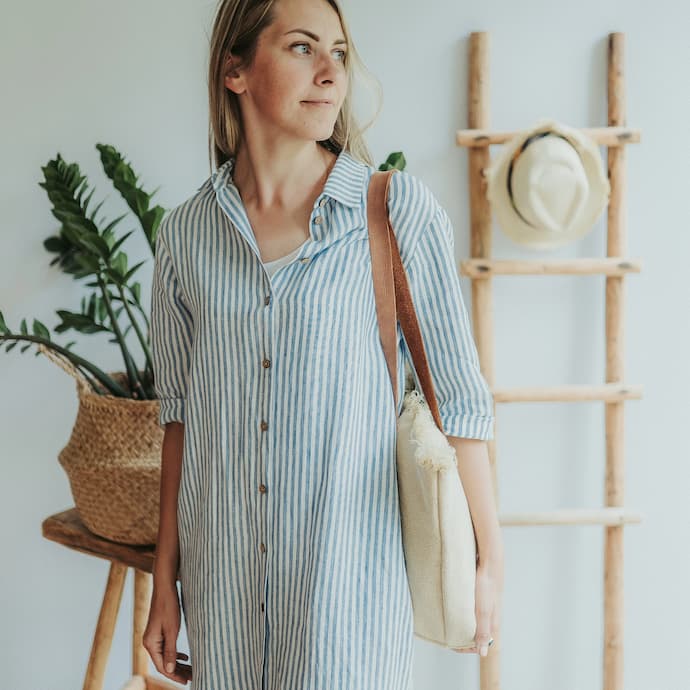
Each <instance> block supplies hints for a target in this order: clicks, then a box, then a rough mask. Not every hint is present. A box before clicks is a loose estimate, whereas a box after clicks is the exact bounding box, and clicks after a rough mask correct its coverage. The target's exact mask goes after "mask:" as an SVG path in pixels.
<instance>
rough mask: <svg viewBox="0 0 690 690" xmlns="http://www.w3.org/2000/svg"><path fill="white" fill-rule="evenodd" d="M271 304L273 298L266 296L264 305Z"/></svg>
mask: <svg viewBox="0 0 690 690" xmlns="http://www.w3.org/2000/svg"><path fill="white" fill-rule="evenodd" d="M270 303H271V296H270V295H266V298H265V299H264V304H266V305H268V304H270Z"/></svg>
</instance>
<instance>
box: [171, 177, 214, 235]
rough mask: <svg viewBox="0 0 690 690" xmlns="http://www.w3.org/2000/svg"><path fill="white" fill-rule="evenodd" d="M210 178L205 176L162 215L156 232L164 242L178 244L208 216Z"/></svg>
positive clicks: (210, 193)
mask: <svg viewBox="0 0 690 690" xmlns="http://www.w3.org/2000/svg"><path fill="white" fill-rule="evenodd" d="M211 183H212V178H211V177H207V178H206V180H204V182H203V183H202V184H201V186H200V187H199V188H198V189H197V190H196V192H194V193H193V194H190V195H189V196H187V198H185V199H183V200H182V201H181V202H179V203H177V204H176V205H175V206H173V207H172V208H170V209H169V210H168V211H167V212H166V213H165V215H164V216H163V218H162V220H161V222H160V225H159V228H158V234H159V235H161V236H162V239H163V240H164V241H165V242H166V244H168V245H171V244H179V242H180V240H182V239H184V238H185V237H186V236H187V235H188V233H190V232H194V231H195V229H196V231H197V232H198V228H199V225H200V222H201V219H204V218H208V217H209V213H208V211H209V204H210V203H212V197H213V187H212V184H211Z"/></svg>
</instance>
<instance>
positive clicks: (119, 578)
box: [84, 561, 127, 690]
mask: <svg viewBox="0 0 690 690" xmlns="http://www.w3.org/2000/svg"><path fill="white" fill-rule="evenodd" d="M126 575H127V566H126V565H122V564H120V563H115V562H114V561H111V563H110V571H109V572H108V582H107V584H106V587H105V594H104V595H103V603H102V604H101V611H100V613H99V614H98V623H97V624H96V632H95V633H94V636H93V644H92V646H91V656H90V657H89V665H88V666H87V668H86V677H85V678H84V690H103V679H104V678H105V667H106V664H107V663H108V655H109V654H110V647H111V645H112V642H113V633H114V632H115V623H116V622H117V614H118V611H119V609H120V602H121V601H122V590H123V588H124V585H125V576H126Z"/></svg>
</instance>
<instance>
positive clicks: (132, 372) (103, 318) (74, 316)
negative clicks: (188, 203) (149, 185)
mask: <svg viewBox="0 0 690 690" xmlns="http://www.w3.org/2000/svg"><path fill="white" fill-rule="evenodd" d="M96 148H97V149H98V151H99V153H100V159H101V164H102V166H103V169H104V171H105V174H106V175H107V176H108V178H109V179H110V180H111V181H112V183H113V186H114V187H115V189H116V190H117V191H118V192H119V193H120V195H121V196H122V198H123V199H124V200H125V202H126V204H127V205H128V206H129V208H130V209H131V210H132V212H133V213H134V215H135V216H136V217H137V219H138V221H139V224H140V226H141V228H142V230H143V232H144V234H145V236H146V239H147V242H148V245H149V248H150V250H151V254H152V255H153V253H154V249H155V243H156V235H157V233H158V226H159V225H160V222H161V220H162V218H163V215H164V214H165V209H164V208H163V207H161V206H158V205H156V206H151V198H152V197H153V195H154V194H155V193H156V192H157V191H158V188H157V189H155V190H154V191H153V192H151V193H150V194H149V193H147V192H146V191H144V189H143V188H142V187H141V186H139V185H138V177H137V176H136V175H135V174H134V171H133V170H132V168H131V166H130V165H129V164H128V163H127V162H126V161H125V160H124V159H123V157H122V156H121V155H120V153H118V151H117V150H116V149H115V148H113V147H112V146H109V145H105V144H97V145H96ZM41 169H42V171H43V175H44V181H43V182H39V185H40V186H41V187H43V188H44V189H45V190H46V193H47V194H48V198H49V200H50V202H51V204H52V214H53V215H54V216H55V218H57V219H58V221H60V223H61V226H60V228H59V230H58V233H57V234H56V235H53V236H51V237H48V239H46V240H45V241H44V243H43V245H44V247H45V248H46V250H47V251H49V252H51V253H53V254H55V255H56V256H55V258H53V260H52V261H51V262H50V265H51V266H53V265H55V264H58V265H59V267H60V268H61V269H62V271H64V272H65V273H67V274H68V275H71V276H72V277H73V278H74V279H75V280H85V281H87V282H85V287H87V288H90V289H91V291H90V293H89V294H88V296H85V297H83V298H82V300H81V305H80V309H79V311H69V310H66V309H60V310H58V311H57V312H56V313H57V315H58V316H59V317H60V322H59V323H58V324H57V325H56V326H55V328H54V331H55V333H65V332H67V331H71V330H74V331H78V332H79V333H85V334H90V333H107V334H109V335H110V336H111V338H110V339H109V342H111V343H115V344H116V345H117V346H118V348H119V349H120V352H121V354H122V359H123V362H124V372H125V374H126V383H127V385H126V386H123V385H122V384H121V382H120V381H118V380H116V379H115V378H113V377H112V376H110V375H109V374H107V373H106V372H104V371H102V370H101V369H100V368H98V367H97V366H96V365H95V364H93V363H92V362H89V361H88V360H86V359H85V358H83V357H81V356H79V355H78V354H77V353H75V352H74V351H73V350H72V347H73V346H74V345H75V341H72V342H69V343H67V344H66V345H64V346H62V345H59V344H58V343H56V342H54V341H53V339H52V337H51V333H50V330H49V329H48V328H47V327H46V326H45V325H44V324H43V323H41V322H40V321H39V320H38V319H33V323H32V328H31V333H30V332H29V328H28V326H27V320H26V319H25V318H24V319H22V321H21V323H20V326H19V332H13V331H12V330H10V329H9V328H8V326H7V324H6V323H5V319H4V317H3V315H2V312H0V346H1V345H2V343H3V341H4V342H7V345H6V347H5V351H6V352H9V351H10V350H12V349H13V348H14V347H16V346H17V345H19V344H20V343H22V342H25V343H26V344H25V345H23V346H22V347H21V351H22V352H25V351H26V350H27V349H28V348H30V347H31V346H32V345H35V346H37V345H42V346H44V347H46V348H51V349H52V350H54V351H56V352H58V353H60V354H61V355H62V356H64V357H65V358H67V359H68V360H69V361H70V362H71V363H72V364H73V365H74V366H75V367H77V368H78V369H79V370H80V371H81V373H83V374H84V376H85V377H86V378H87V379H88V380H89V382H90V383H91V385H92V387H93V389H94V391H96V392H98V393H100V392H102V389H103V388H104V389H105V390H106V392H107V393H110V394H111V395H115V396H118V397H129V398H136V399H139V400H153V399H155V398H156V394H155V391H154V387H153V366H152V361H151V340H150V322H149V319H148V316H147V314H146V310H145V309H144V307H143V305H142V303H141V284H140V283H139V282H137V281H135V280H134V275H135V273H136V272H137V271H138V270H139V268H141V266H142V265H143V264H144V263H145V261H140V262H139V263H136V264H135V265H134V266H130V265H129V259H128V257H127V254H126V253H125V252H124V251H122V249H121V247H122V245H123V244H124V242H125V241H126V240H127V238H128V237H129V236H130V235H131V234H132V233H133V232H134V230H130V231H129V232H127V233H125V234H124V235H122V236H121V237H117V236H116V234H115V227H116V226H117V225H118V224H119V223H120V221H121V220H122V219H123V218H124V217H125V216H126V215H127V214H124V215H122V216H119V217H118V218H115V220H113V221H111V222H109V223H107V224H106V221H102V220H97V219H96V214H97V213H98V211H99V209H100V207H101V206H102V205H103V202H102V201H101V202H100V203H99V204H98V205H97V206H96V207H95V208H94V209H93V211H90V210H89V203H90V201H91V197H92V196H93V193H94V191H95V190H93V189H92V190H91V192H89V193H88V194H87V190H88V183H87V181H86V177H85V176H84V175H82V174H81V171H80V170H79V166H78V165H77V164H76V163H72V164H68V163H67V162H65V160H64V159H63V158H62V157H61V156H60V154H59V153H58V155H57V156H56V158H55V159H54V160H51V161H49V162H48V164H47V165H46V166H44V167H42V168H41ZM85 195H86V196H85ZM130 331H134V333H135V334H136V338H137V340H138V342H139V345H140V346H141V349H142V352H143V358H144V363H143V367H140V366H138V365H137V363H136V361H135V358H134V356H133V355H132V353H131V352H130V350H129V347H128V345H127V341H126V338H127V335H128V333H129V332H130ZM35 354H36V356H38V355H39V354H42V353H41V351H40V349H37V351H36V353H35ZM96 382H97V383H96ZM99 384H100V385H99Z"/></svg>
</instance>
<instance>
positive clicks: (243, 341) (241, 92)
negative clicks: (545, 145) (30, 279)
mask: <svg viewBox="0 0 690 690" xmlns="http://www.w3.org/2000/svg"><path fill="white" fill-rule="evenodd" d="M355 64H359V63H357V58H356V53H355V48H354V43H353V40H352V36H351V35H350V33H349V31H348V28H347V24H346V22H345V19H344V17H343V13H342V10H341V8H340V6H339V3H338V2H336V1H335V0H244V1H238V0H227V1H225V2H221V3H220V5H219V6H218V10H217V15H216V18H215V22H214V25H213V33H212V37H211V49H210V65H209V100H210V117H211V132H210V139H211V141H210V144H211V146H212V154H213V162H214V163H215V169H214V171H213V172H212V174H211V175H210V177H209V178H208V179H207V180H206V181H205V182H204V183H203V184H202V186H201V187H200V188H199V189H198V190H197V192H196V193H195V194H194V195H193V196H191V197H190V198H189V199H187V200H186V201H184V202H183V203H182V204H180V205H179V206H177V207H176V208H174V209H173V210H172V211H171V212H170V213H169V214H168V215H167V216H166V218H165V219H164V220H163V222H162V224H161V226H160V228H159V233H158V236H157V241H156V259H155V269H154V277H153V287H152V302H151V307H152V309H151V312H152V348H153V356H154V364H155V379H156V390H157V393H158V396H159V398H160V410H161V412H160V423H161V425H162V426H164V427H165V436H164V441H163V457H162V477H161V503H160V528H159V540H158V546H157V553H156V561H155V566H154V588H153V597H152V601H151V609H150V614H149V621H148V625H147V628H146V631H145V634H144V645H145V647H146V649H147V650H148V652H149V654H150V655H151V658H152V659H153V662H154V663H155V666H156V668H157V669H158V671H160V672H161V673H162V674H164V675H165V676H166V677H168V678H170V679H172V680H175V681H178V682H182V683H187V682H189V681H190V680H191V687H192V688H193V689H194V690H405V689H407V688H409V687H411V682H412V655H413V642H414V635H413V617H412V606H411V599H410V593H409V588H408V582H407V578H406V569H405V559H404V553H403V547H402V541H401V530H400V513H399V505H398V494H397V482H396V456H395V440H396V439H395V434H396V418H397V415H398V414H400V411H401V408H400V407H399V408H398V409H397V410H396V409H394V407H395V406H394V402H393V396H392V391H391V388H390V379H389V375H388V371H387V368H386V360H385V357H384V354H383V351H382V349H381V343H380V339H379V333H378V324H377V319H376V311H375V302H374V292H373V284H372V278H371V261H370V254H369V244H368V235H367V224H366V199H367V188H368V182H369V179H370V177H371V175H372V173H373V172H374V171H375V169H376V168H375V166H374V165H373V163H372V160H371V156H370V154H369V151H368V149H367V147H366V144H365V142H364V139H363V137H362V130H360V129H359V128H358V127H357V125H356V122H355V118H354V117H353V113H352V86H353V78H352V77H353V74H354V72H353V67H354V65H355ZM389 209H390V215H391V222H392V225H393V227H394V228H395V232H396V236H397V238H398V244H399V247H400V252H401V256H402V259H403V264H404V266H405V268H406V270H407V273H408V278H409V281H410V286H411V290H412V296H413V299H414V302H415V306H416V309H417V313H418V317H419V321H420V327H421V330H422V334H423V336H424V340H425V347H426V352H427V357H428V361H429V365H430V368H431V372H432V376H433V379H434V386H435V390H436V395H437V398H438V404H439V409H440V414H441V418H442V421H443V426H444V432H445V433H446V434H447V435H448V436H449V439H450V441H451V442H452V443H453V444H454V445H455V447H456V449H457V451H458V468H459V471H460V472H461V475H462V480H463V482H464V484H465V487H466V491H467V494H468V502H469V504H470V510H471V513H472V517H473V520H474V523H475V529H476V533H477V539H478V546H479V563H478V571H477V588H476V609H477V617H478V628H477V636H476V641H477V648H475V649H474V650H471V651H480V652H481V653H486V649H487V645H488V640H489V639H490V637H491V636H492V635H493V636H496V634H497V632H498V624H499V611H500V595H501V588H502V559H503V556H502V545H501V540H500V534H499V526H498V520H497V517H496V511H495V506H494V502H493V493H492V488H491V481H490V474H489V465H488V454H487V450H486V441H487V440H488V439H490V438H492V437H493V422H494V417H493V400H492V396H491V393H490V391H489V389H488V386H487V384H486V381H485V380H484V378H483V377H482V375H481V372H480V370H479V364H478V359H477V352H476V349H475V345H474V342H473V339H472V334H471V331H470V326H469V322H468V317H467V312H466V309H465V306H464V304H463V301H462V295H461V292H460V286H459V281H458V276H457V272H456V269H455V261H454V257H453V228H452V225H451V223H450V220H449V218H448V215H447V213H446V212H445V210H444V209H443V207H442V206H441V205H440V204H439V203H438V201H437V199H436V197H435V196H434V195H433V194H432V193H431V191H430V190H429V188H428V187H427V186H426V185H425V184H424V183H423V182H422V181H421V180H419V179H418V178H416V177H415V176H413V175H411V174H409V173H407V172H400V173H398V174H396V175H394V176H393V178H392V180H391V186H390V196H389ZM398 329H399V341H398V362H399V366H400V371H399V373H398V381H399V382H400V383H399V386H400V390H399V391H398V400H399V401H400V405H402V398H403V395H402V393H403V391H404V375H403V374H404V362H405V361H406V360H407V361H409V352H408V350H407V346H406V343H405V341H404V338H403V337H402V333H401V331H400V327H399V326H398ZM178 578H179V580H180V592H181V596H180V600H178V592H177V585H176V581H177V579H178ZM182 614H184V617H185V623H186V629H187V634H188V639H189V645H190V650H189V652H190V653H189V656H188V655H187V654H184V653H178V652H177V642H176V641H177V636H178V633H179V629H180V624H181V615H182ZM186 660H189V662H190V663H188V664H187V663H183V662H184V661H186Z"/></svg>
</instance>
